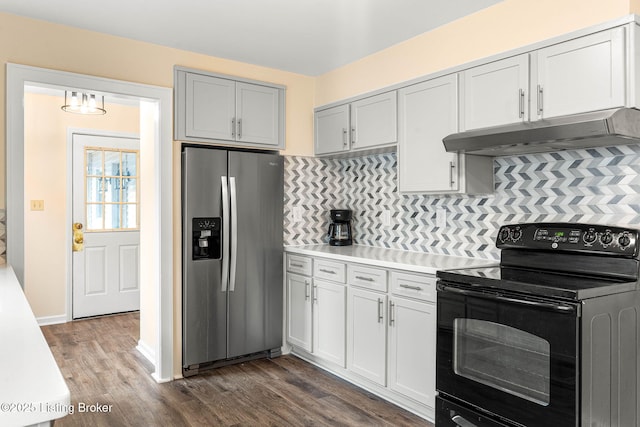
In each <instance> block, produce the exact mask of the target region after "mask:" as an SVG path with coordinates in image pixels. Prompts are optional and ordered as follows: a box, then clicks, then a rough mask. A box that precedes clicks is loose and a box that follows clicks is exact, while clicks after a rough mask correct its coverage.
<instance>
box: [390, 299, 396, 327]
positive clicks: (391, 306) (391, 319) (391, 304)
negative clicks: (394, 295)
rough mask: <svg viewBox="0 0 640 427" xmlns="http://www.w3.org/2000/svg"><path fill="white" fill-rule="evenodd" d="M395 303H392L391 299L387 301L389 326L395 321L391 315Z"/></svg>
mask: <svg viewBox="0 0 640 427" xmlns="http://www.w3.org/2000/svg"><path fill="white" fill-rule="evenodd" d="M395 306H396V305H395V304H394V303H393V301H391V300H390V301H389V326H393V324H394V323H395V321H396V319H395V318H394V317H393V309H394V308H395Z"/></svg>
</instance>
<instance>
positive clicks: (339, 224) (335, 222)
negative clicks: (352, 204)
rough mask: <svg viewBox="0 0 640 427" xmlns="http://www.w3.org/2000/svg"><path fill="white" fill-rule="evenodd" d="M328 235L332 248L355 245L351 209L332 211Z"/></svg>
mask: <svg viewBox="0 0 640 427" xmlns="http://www.w3.org/2000/svg"><path fill="white" fill-rule="evenodd" d="M327 235H328V236H329V244H330V245H331V246H349V245H351V244H352V243H353V240H351V210H350V209H331V224H329V233H327Z"/></svg>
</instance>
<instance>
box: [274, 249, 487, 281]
mask: <svg viewBox="0 0 640 427" xmlns="http://www.w3.org/2000/svg"><path fill="white" fill-rule="evenodd" d="M284 249H285V251H286V252H288V253H292V254H300V255H309V256H315V257H326V258H331V259H335V260H340V261H346V262H355V263H364V264H370V265H374V266H378V267H384V268H394V269H398V270H409V271H414V272H416V273H427V274H436V271H438V270H453V269H458V268H471V267H484V266H488V265H498V261H494V260H487V259H478V258H465V257H457V256H449V255H437V254H429V253H425V252H411V251H402V250H397V249H387V248H379V247H373V246H360V245H351V246H329V245H326V244H325V245H304V246H285V248H284Z"/></svg>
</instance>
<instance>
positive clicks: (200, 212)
mask: <svg viewBox="0 0 640 427" xmlns="http://www.w3.org/2000/svg"><path fill="white" fill-rule="evenodd" d="M226 175H227V151H225V150H213V149H203V148H193V147H188V148H185V149H184V151H183V153H182V198H183V199H182V209H183V211H182V218H183V225H182V227H183V239H184V240H183V280H182V343H183V345H182V365H183V366H184V367H187V366H191V365H196V364H199V363H205V362H209V361H212V360H220V359H224V358H225V357H226V356H227V348H226V343H227V305H226V295H227V294H226V293H225V292H223V288H224V287H225V286H226V285H225V284H223V283H222V279H221V278H222V270H223V269H222V265H223V263H225V262H228V260H227V259H225V257H224V256H222V257H221V259H198V260H193V254H192V252H193V249H192V245H191V241H190V239H191V236H192V219H193V218H210V217H218V218H223V217H224V216H225V215H226V213H225V212H223V211H222V194H223V191H222V182H223V180H222V177H223V176H226ZM227 226H228V224H225V223H224V221H222V228H223V231H224V232H223V236H224V235H226V230H225V229H226V227H227ZM222 240H223V241H222V245H228V244H229V242H228V241H225V240H224V239H222ZM223 247H224V246H223ZM221 252H222V253H223V254H226V253H228V250H226V251H225V250H223V251H221Z"/></svg>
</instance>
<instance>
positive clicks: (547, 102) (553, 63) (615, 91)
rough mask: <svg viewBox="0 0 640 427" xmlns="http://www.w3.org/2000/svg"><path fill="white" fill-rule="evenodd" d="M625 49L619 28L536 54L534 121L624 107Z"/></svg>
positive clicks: (621, 30)
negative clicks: (536, 88)
mask: <svg viewBox="0 0 640 427" xmlns="http://www.w3.org/2000/svg"><path fill="white" fill-rule="evenodd" d="M625 46H626V43H625V28H624V27H620V28H614V29H611V30H608V31H603V32H600V33H596V34H592V35H589V36H586V37H581V38H579V39H575V40H571V41H568V42H565V43H560V44H557V45H554V46H550V47H547V48H545V49H541V50H539V51H538V52H537V62H538V65H537V71H538V74H537V83H538V91H539V92H538V94H537V96H536V97H532V101H533V100H535V101H537V109H536V112H537V116H538V118H547V117H555V116H564V115H567V114H574V113H581V112H587V111H597V110H603V109H607V108H614V107H621V106H624V105H625V90H626V84H625V82H626V79H625V70H626V69H627V67H626V65H625V63H626V61H625V49H626V48H625ZM534 98H535V99H534Z"/></svg>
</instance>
